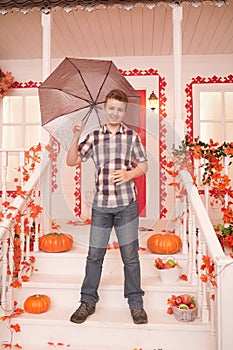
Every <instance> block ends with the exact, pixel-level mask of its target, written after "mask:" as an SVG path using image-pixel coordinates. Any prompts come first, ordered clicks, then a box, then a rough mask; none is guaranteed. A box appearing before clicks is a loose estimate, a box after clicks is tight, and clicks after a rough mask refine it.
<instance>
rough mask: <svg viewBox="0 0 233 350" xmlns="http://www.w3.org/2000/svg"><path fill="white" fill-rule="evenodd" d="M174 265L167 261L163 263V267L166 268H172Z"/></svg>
mask: <svg viewBox="0 0 233 350" xmlns="http://www.w3.org/2000/svg"><path fill="white" fill-rule="evenodd" d="M172 267H173V266H172V265H171V264H169V263H165V264H164V265H163V268H164V269H172Z"/></svg>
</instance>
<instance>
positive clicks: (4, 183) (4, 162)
mask: <svg viewBox="0 0 233 350" xmlns="http://www.w3.org/2000/svg"><path fill="white" fill-rule="evenodd" d="M7 166H8V153H7V151H3V152H2V202H5V201H6V197H7V196H6V194H7V192H6V191H7V181H6V177H7ZM3 210H4V211H5V210H6V209H5V208H3Z"/></svg>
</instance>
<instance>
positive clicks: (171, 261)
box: [166, 259, 175, 267]
mask: <svg viewBox="0 0 233 350" xmlns="http://www.w3.org/2000/svg"><path fill="white" fill-rule="evenodd" d="M166 264H170V265H171V266H172V267H174V266H175V262H174V261H173V260H172V259H169V260H167V261H166Z"/></svg>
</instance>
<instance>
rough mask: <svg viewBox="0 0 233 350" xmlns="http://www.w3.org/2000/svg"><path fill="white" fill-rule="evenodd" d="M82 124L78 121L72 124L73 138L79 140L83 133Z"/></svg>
mask: <svg viewBox="0 0 233 350" xmlns="http://www.w3.org/2000/svg"><path fill="white" fill-rule="evenodd" d="M83 128H84V125H83V122H82V121H81V120H78V121H77V122H75V123H74V125H73V133H74V137H75V138H79V137H80V135H81V133H82V132H83Z"/></svg>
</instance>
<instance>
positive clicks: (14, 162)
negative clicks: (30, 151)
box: [7, 154, 19, 189]
mask: <svg viewBox="0 0 233 350" xmlns="http://www.w3.org/2000/svg"><path fill="white" fill-rule="evenodd" d="M18 165H19V154H15V155H14V154H9V156H8V167H7V182H13V181H14V179H15V178H19V172H18ZM14 185H15V184H14ZM13 189H15V186H14V187H13Z"/></svg>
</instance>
